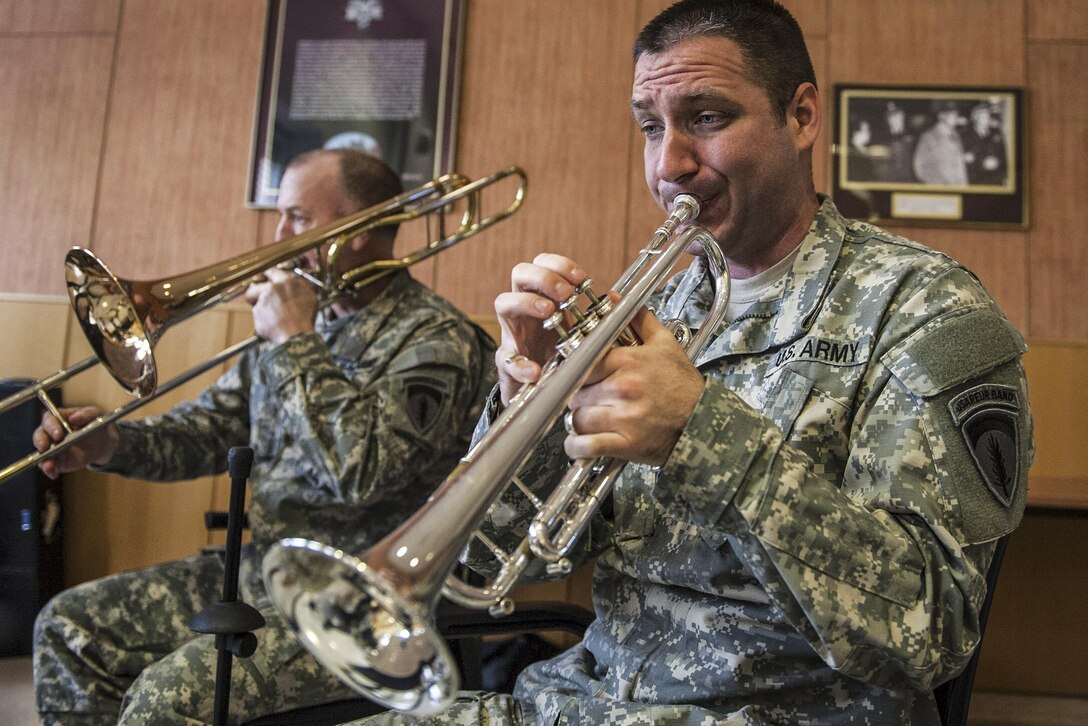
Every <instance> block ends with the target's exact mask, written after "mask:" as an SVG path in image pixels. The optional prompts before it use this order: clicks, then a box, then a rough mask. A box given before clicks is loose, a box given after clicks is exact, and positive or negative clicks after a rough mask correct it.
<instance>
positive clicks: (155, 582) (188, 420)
mask: <svg viewBox="0 0 1088 726" xmlns="http://www.w3.org/2000/svg"><path fill="white" fill-rule="evenodd" d="M493 350H494V346H493V344H492V342H491V340H490V338H488V337H487V335H486V334H485V333H484V332H483V331H481V330H479V329H478V328H476V327H475V326H472V325H471V324H470V323H469V322H468V321H467V320H466V319H465V318H464V317H463V316H462V315H461V314H460V313H459V312H457V311H456V310H455V309H454V308H452V307H451V306H450V305H449V304H448V303H447V302H445V301H444V300H442V299H441V298H439V297H438V296H437V295H435V294H433V293H432V292H430V291H429V290H427V289H426V288H425V287H423V286H422V285H420V284H419V283H418V282H416V281H415V280H413V279H412V278H411V277H410V276H409V275H408V274H407V273H406V272H401V273H398V274H397V275H396V276H395V277H394V279H393V280H392V281H391V282H390V284H389V286H388V287H387V288H386V289H385V290H384V291H383V292H382V294H381V295H380V296H379V297H378V298H377V299H376V300H374V301H373V302H371V303H370V304H369V305H367V307H366V308H365V309H363V310H361V311H359V312H357V313H354V314H352V315H348V316H345V317H343V318H340V319H337V320H334V321H332V322H330V323H328V324H319V325H318V332H315V333H308V334H304V335H299V336H296V337H294V338H291V339H290V340H288V341H287V342H286V343H284V344H282V345H280V346H273V345H271V344H262V345H261V346H260V347H259V348H258V349H255V350H251V351H248V352H247V353H246V354H244V355H243V357H242V358H241V359H240V360H239V361H238V363H237V364H236V365H235V366H233V367H232V368H231V369H230V370H229V371H228V372H227V373H225V374H224V375H223V376H222V377H221V378H220V379H219V380H218V381H217V382H216V383H215V384H214V385H213V386H211V387H210V388H209V389H208V390H207V391H205V392H204V393H203V394H202V395H201V396H200V397H199V398H198V399H197V400H196V401H195V402H189V403H183V404H181V405H179V406H177V407H175V408H174V409H173V410H171V411H170V412H168V413H167V414H165V415H162V416H155V417H150V418H147V419H144V420H141V421H137V422H122V423H120V424H119V427H120V429H121V442H122V443H121V445H120V447H119V448H118V450H117V453H116V454H115V455H114V457H113V458H112V460H111V461H110V462H108V464H107V465H106V466H105V467H103V468H104V469H106V470H108V471H116V472H120V473H123V474H125V475H128V476H132V477H138V478H144V479H152V480H166V479H189V478H192V477H197V476H204V475H209V474H214V473H219V472H223V471H224V470H225V468H226V457H227V452H228V450H229V449H230V447H231V446H234V445H246V444H248V445H250V446H252V447H253V448H254V453H255V457H254V462H253V469H252V475H251V487H250V494H251V502H250V505H249V512H248V517H249V525H250V531H251V534H252V543H251V544H250V545H247V547H246V549H245V551H244V553H243V562H242V568H241V582H240V590H241V593H242V597H243V599H245V600H246V601H247V602H249V603H251V604H254V605H256V606H257V607H258V609H259V610H260V611H261V613H262V614H263V615H264V617H265V618H266V619H267V620H268V625H267V626H266V627H265V628H263V629H261V630H259V631H258V632H257V636H258V637H259V639H260V645H259V646H258V648H257V652H256V654H255V655H254V656H253V657H252V658H250V659H238V660H236V661H235V665H234V679H233V688H232V694H231V696H232V699H231V702H232V718H233V717H234V716H240V715H242V714H245V715H246V716H247V717H254V716H257V715H260V714H263V713H267V712H269V711H272V710H283V709H285V708H289V707H292V706H296V705H301V704H304V703H312V702H317V701H322V700H326V699H328V698H330V697H346V696H348V695H354V693H353V692H351V691H349V690H348V689H347V688H346V687H344V686H342V685H341V684H340V683H339V682H338V681H337V680H336V678H335V677H334V676H332V675H331V674H330V673H328V672H327V671H325V670H324V669H322V668H320V667H319V666H318V665H317V663H316V662H315V661H314V660H313V658H312V657H311V656H309V654H308V653H307V652H306V651H305V650H304V649H303V648H302V646H301V645H300V644H299V642H298V640H297V639H296V638H295V636H294V634H293V633H292V632H290V631H289V629H287V627H286V625H285V623H284V622H283V620H282V619H281V618H280V617H279V616H278V615H277V614H276V613H275V611H274V608H273V607H272V606H271V603H270V602H269V601H268V598H267V595H266V594H265V592H264V587H263V584H262V583H261V580H260V562H261V558H262V557H263V555H264V553H265V552H266V550H267V548H268V546H269V545H270V544H271V543H273V542H275V541H277V540H278V539H280V538H282V537H286V536H302V537H308V538H312V539H316V540H319V541H322V542H325V543H329V544H334V545H336V546H338V547H343V548H344V549H345V550H347V551H359V550H362V549H364V548H366V547H367V546H369V545H370V544H372V543H373V542H375V541H376V540H377V539H379V538H380V537H382V536H383V535H385V534H386V533H388V532H389V531H391V530H392V529H393V528H394V527H395V525H396V524H398V523H399V522H400V521H402V520H403V519H405V518H406V517H407V516H408V515H409V514H411V513H412V512H414V511H415V510H416V509H418V508H419V507H420V506H421V505H422V503H423V502H424V501H425V500H426V498H427V496H428V495H429V493H430V491H431V490H432V489H433V487H434V486H435V485H436V484H437V483H438V482H440V481H441V480H442V479H443V478H444V476H445V475H446V473H448V471H449V470H450V469H451V468H453V466H454V464H455V463H456V462H457V460H458V458H459V456H460V455H461V454H463V453H464V451H465V450H466V449H467V446H468V441H469V437H470V436H471V432H472V426H473V425H474V423H475V422H476V420H477V419H478V418H479V415H480V411H481V408H482V404H483V399H484V398H485V394H486V391H487V390H488V389H489V388H490V386H491V385H492V383H493V381H494V376H493V373H492V365H493V364H492V355H493ZM193 525H194V526H197V523H195V522H194V523H193ZM222 573H223V567H222V564H221V561H220V558H219V557H218V556H216V555H214V554H212V555H204V556H197V557H193V558H189V559H187V560H182V561H180V562H174V563H167V564H164V565H158V566H154V567H151V568H147V569H144V570H138V571H135V572H131V573H124V574H121V575H116V576H113V577H108V578H105V579H103V580H99V581H97V582H93V583H87V584H85V585H82V586H80V587H77V588H73V589H72V590H70V591H68V592H66V593H62V594H61V595H60V596H58V597H57V598H56V599H55V600H54V601H52V602H51V603H50V604H49V605H47V606H46V608H45V609H44V610H43V612H42V614H41V615H40V616H39V619H38V623H37V627H36V635H35V638H36V648H35V680H36V682H37V688H38V693H37V699H38V709H39V711H41V712H42V713H43V718H44V719H45V721H46V722H54V721H55V722H57V723H77V722H80V720H79V714H87V716H86V717H85V718H84V722H87V723H104V722H107V721H110V722H112V721H113V720H114V719H116V718H117V713H118V708H119V706H121V702H122V697H123V698H124V699H125V702H124V706H123V714H122V722H124V723H154V724H162V723H200V722H204V721H207V722H210V721H211V713H212V703H213V700H214V687H213V685H214V674H215V660H216V651H215V650H214V648H213V642H212V638H211V636H201V637H198V638H195V639H194V637H193V634H192V633H191V632H190V631H189V630H188V628H187V623H188V622H189V620H190V618H191V617H192V616H193V615H194V614H195V613H196V612H198V611H199V610H201V609H202V608H203V607H204V606H206V605H207V604H209V603H212V602H216V601H217V600H219V598H220V597H221V595H222Z"/></svg>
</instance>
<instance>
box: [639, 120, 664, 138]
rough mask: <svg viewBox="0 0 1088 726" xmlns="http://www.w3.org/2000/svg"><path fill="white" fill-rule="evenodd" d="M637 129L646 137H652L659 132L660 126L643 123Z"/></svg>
mask: <svg viewBox="0 0 1088 726" xmlns="http://www.w3.org/2000/svg"><path fill="white" fill-rule="evenodd" d="M639 129H640V130H641V131H642V133H643V134H644V135H646V136H653V135H655V134H657V133H659V132H660V131H661V126H660V125H658V124H655V123H649V122H647V123H643V124H640V125H639Z"/></svg>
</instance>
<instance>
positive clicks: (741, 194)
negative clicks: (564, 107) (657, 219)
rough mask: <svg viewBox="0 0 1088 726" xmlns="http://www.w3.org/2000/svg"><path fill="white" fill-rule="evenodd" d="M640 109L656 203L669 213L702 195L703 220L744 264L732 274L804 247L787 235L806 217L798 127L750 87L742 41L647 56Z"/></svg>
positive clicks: (641, 67) (638, 94)
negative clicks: (675, 204) (681, 197)
mask: <svg viewBox="0 0 1088 726" xmlns="http://www.w3.org/2000/svg"><path fill="white" fill-rule="evenodd" d="M632 111H633V113H634V117H635V120H636V123H638V124H639V126H640V127H641V128H643V129H644V134H645V137H646V146H645V149H644V156H645V164H646V169H645V171H646V180H647V184H648V185H649V187H650V191H651V193H652V195H653V197H654V199H655V201H657V203H658V204H659V205H660V206H661V207H662V208H663V209H667V208H668V206H669V205H670V204H671V202H672V199H673V198H675V196H676V195H677V194H679V193H681V192H687V193H691V194H694V195H695V196H696V197H697V198H698V199H699V200H700V202H702V203H703V207H704V208H703V211H702V213H701V214H700V216H699V218H698V220H697V223H698V224H700V225H701V226H704V227H706V228H707V229H708V231H710V232H711V234H713V235H714V236H715V238H716V239H717V240H718V241H719V244H720V245H721V247H722V250H723V252H725V254H726V256H727V258H729V259H730V261H731V263H734V262H735V263H737V264H736V265H733V264H731V268H732V267H735V268H736V269H737V272H738V273H740V275H745V276H746V273H750V274H755V272H758V271H759V269H760V268H762V269H766V267H770V266H771V265H773V264H774V262H777V261H778V259H781V258H782V257H784V256H785V254H784V253H781V254H780V252H779V248H781V247H784V246H788V249H786V252H787V253H788V251H790V250H792V248H793V247H794V246H796V242H797V241H799V238H798V239H797V240H793V241H788V242H784V241H783V239H782V237H783V236H784V235H785V234H786V233H787V230H789V229H791V228H792V227H793V226H795V224H794V223H795V222H796V219H797V217H798V216H799V210H798V206H799V204H798V202H799V199H800V197H799V195H798V188H799V186H800V175H802V173H803V171H804V168H802V166H801V165H800V157H799V153H798V149H797V148H796V147H795V145H794V140H793V138H792V136H791V133H790V128H789V125H788V124H785V125H784V124H782V123H781V121H780V120H779V117H778V115H777V114H775V112H774V110H773V108H772V107H771V102H770V99H769V98H768V97H767V94H766V92H765V91H764V90H763V88H762V87H760V86H757V85H756V84H755V83H753V82H752V81H751V80H749V78H748V74H747V70H746V66H745V63H744V59H743V56H742V54H741V52H740V49H739V48H738V46H737V45H736V44H735V43H733V42H732V41H730V40H728V39H725V38H718V37H700V38H694V39H689V40H685V41H681V42H679V43H676V44H675V45H673V46H671V47H669V48H667V49H665V50H664V51H661V52H660V53H656V54H644V55H642V56H641V57H640V58H639V59H638V61H637V62H636V68H635V78H634V84H633V89H632ZM806 168H807V167H806ZM808 184H809V185H811V175H810V176H809V179H808ZM813 197H814V194H813ZM802 236H803V235H802ZM738 276H739V275H738Z"/></svg>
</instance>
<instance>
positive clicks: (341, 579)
mask: <svg viewBox="0 0 1088 726" xmlns="http://www.w3.org/2000/svg"><path fill="white" fill-rule="evenodd" d="M263 575H264V581H265V585H266V587H267V589H268V594H269V596H270V597H271V598H272V601H273V602H274V603H275V604H276V607H277V608H278V609H279V610H280V612H281V613H282V614H283V615H284V616H285V617H286V618H287V619H288V623H289V624H290V625H291V627H292V628H294V630H295V631H296V634H297V635H298V637H299V639H300V640H301V641H302V643H303V644H304V645H306V646H307V648H308V649H309V650H310V652H311V653H313V655H314V657H315V658H317V660H318V662H320V663H321V665H323V666H324V667H325V668H327V669H328V670H330V671H332V672H333V673H334V674H335V675H336V676H338V677H339V678H340V680H342V681H343V682H344V683H346V684H348V685H349V686H351V687H352V688H354V689H355V690H356V691H358V692H359V693H361V694H363V695H364V696H366V697H368V698H370V699H372V700H374V701H377V702H378V703H380V704H382V705H383V706H386V707H387V708H392V709H396V710H399V711H411V712H413V713H417V714H421V715H429V714H437V713H441V712H442V711H444V710H445V709H446V708H448V707H449V704H450V703H451V702H452V700H453V697H454V694H456V693H457V689H458V688H459V679H458V672H457V668H456V666H455V664H454V661H453V658H452V656H451V655H450V651H449V648H447V647H446V643H445V641H444V640H443V639H442V638H441V636H439V635H437V632H436V630H435V628H434V627H432V625H431V623H430V619H429V616H428V614H427V609H426V608H424V607H423V606H421V605H420V604H419V603H417V602H414V601H412V600H409V599H407V598H405V597H403V596H402V595H401V594H400V593H398V592H397V591H396V588H395V587H394V586H393V584H392V583H390V582H389V581H388V580H387V579H386V578H385V577H384V576H382V575H381V574H380V573H379V572H377V571H376V570H375V569H374V568H373V567H369V566H368V565H367V564H366V563H365V562H363V561H362V560H360V559H359V558H358V557H354V556H352V555H350V554H347V553H345V552H343V551H342V550H338V549H335V548H333V547H329V546H326V545H323V544H321V543H319V542H314V541H311V540H307V539H300V538H292V539H285V540H281V541H280V542H279V543H278V544H277V545H276V546H275V547H273V548H272V549H271V550H270V551H269V553H268V554H267V555H266V556H265V558H264V563H263Z"/></svg>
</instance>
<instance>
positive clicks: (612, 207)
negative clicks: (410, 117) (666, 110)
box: [435, 0, 635, 313]
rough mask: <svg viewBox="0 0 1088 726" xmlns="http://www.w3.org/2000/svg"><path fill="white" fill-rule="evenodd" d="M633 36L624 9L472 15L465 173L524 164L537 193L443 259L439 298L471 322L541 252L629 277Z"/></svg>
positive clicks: (489, 5) (566, 4)
mask: <svg viewBox="0 0 1088 726" xmlns="http://www.w3.org/2000/svg"><path fill="white" fill-rule="evenodd" d="M634 25H635V18H634V6H633V4H632V3H630V2H627V1H626V0H607V1H605V0H601V1H599V2H593V3H585V2H577V0H563V1H562V2H552V3H511V2H506V1H505V0H476V1H475V2H472V3H470V4H469V6H468V22H467V28H466V42H465V57H464V74H463V86H462V92H461V114H460V122H459V128H458V159H459V160H458V167H459V170H460V171H461V172H462V173H465V174H468V175H469V176H473V177H475V176H480V175H484V174H489V173H491V172H492V171H494V170H496V169H499V168H501V167H504V166H507V165H510V164H517V165H519V166H521V167H523V168H524V169H525V170H526V172H527V173H528V176H529V191H528V196H527V199H526V202H525V206H524V207H523V208H522V210H521V211H519V212H518V213H517V214H516V215H514V216H513V217H511V218H510V219H508V220H507V221H505V222H503V223H502V224H501V225H499V226H498V227H495V228H494V229H492V230H489V231H487V232H483V233H482V234H481V235H480V238H479V239H476V240H471V241H470V242H468V243H466V245H467V246H464V247H462V248H461V249H458V248H454V249H452V250H450V251H448V252H445V253H443V254H442V255H440V256H439V257H438V258H437V259H436V262H435V264H436V265H437V270H438V272H437V284H436V289H437V290H438V291H439V292H440V293H442V294H443V295H446V296H447V297H449V298H450V299H451V300H452V301H453V302H454V303H455V304H456V305H458V306H459V307H460V308H461V309H463V310H465V311H466V312H468V313H490V312H492V311H493V303H494V298H495V296H496V295H497V294H498V293H499V292H500V291H502V290H505V289H508V287H509V280H510V270H511V269H512V268H513V266H514V265H515V264H516V263H517V262H520V261H523V260H531V259H532V258H533V257H534V256H535V255H536V254H537V253H539V252H542V251H546V250H550V251H555V252H561V253H565V254H568V255H573V256H574V257H575V258H576V259H578V261H579V262H580V263H581V264H583V265H584V266H585V267H586V269H587V270H588V271H590V272H591V274H592V276H593V277H594V278H595V279H607V278H608V277H609V276H613V277H614V276H616V275H618V274H619V271H620V270H621V269H622V267H623V260H622V259H621V258H622V255H623V222H624V215H625V210H626V194H625V189H624V181H625V179H626V178H627V123H628V121H627V117H628V110H627V99H628V94H629V88H630V85H629V84H630V60H629V57H630V56H629V53H628V51H627V45H628V43H629V42H630V35H631V32H632V31H631V29H632V28H633V27H634Z"/></svg>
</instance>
